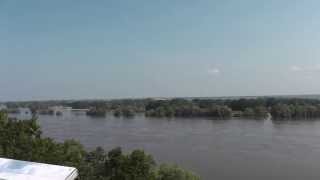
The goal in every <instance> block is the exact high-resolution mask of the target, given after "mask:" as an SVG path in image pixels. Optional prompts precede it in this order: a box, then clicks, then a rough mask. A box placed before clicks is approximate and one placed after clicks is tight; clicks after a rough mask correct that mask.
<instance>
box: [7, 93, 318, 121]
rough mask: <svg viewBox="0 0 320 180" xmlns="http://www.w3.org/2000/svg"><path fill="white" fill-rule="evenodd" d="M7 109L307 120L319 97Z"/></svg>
mask: <svg viewBox="0 0 320 180" xmlns="http://www.w3.org/2000/svg"><path fill="white" fill-rule="evenodd" d="M5 105H6V106H7V107H8V111H9V112H12V111H13V112H15V111H18V108H19V107H28V108H30V109H32V110H35V111H37V112H38V113H39V114H41V113H43V112H47V111H48V109H50V107H51V106H66V107H71V108H74V109H89V110H88V111H87V115H89V116H105V115H106V113H108V112H111V113H112V114H113V115H114V116H116V117H120V116H123V117H133V116H134V115H136V114H137V113H139V114H140V113H142V114H145V115H146V116H149V117H208V118H214V119H215V118H217V119H228V118H231V117H246V118H259V119H260V118H266V117H268V116H270V115H271V116H272V117H273V118H274V119H298V118H300V119H309V118H318V117H320V100H318V99H303V98H280V97H277V98H272V97H261V98H240V99H210V98H207V99H205V98H201V99H200V98H198V99H197V98H175V99H158V100H157V99H123V100H109V101H107V100H106V101H103V100H91V101H46V102H11V103H6V104H5Z"/></svg>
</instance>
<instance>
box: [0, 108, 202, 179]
mask: <svg viewBox="0 0 320 180" xmlns="http://www.w3.org/2000/svg"><path fill="white" fill-rule="evenodd" d="M0 157H5V158H12V159H19V160H25V161H34V162H40V163H49V164H56V165H63V166H72V167H76V168H77V169H78V170H79V173H80V179H81V180H200V178H199V177H198V176H197V175H195V174H193V173H191V172H189V171H186V170H184V169H181V168H179V167H177V166H171V165H160V166H157V165H156V163H155V161H154V159H153V158H152V156H151V155H148V154H146V153H145V152H144V151H143V150H134V151H132V152H131V153H128V154H125V153H123V152H122V150H121V148H115V149H113V150H111V151H109V152H106V151H105V150H104V149H103V148H100V147H98V148H96V149H95V150H94V151H90V152H87V151H86V150H85V149H84V147H83V146H82V145H81V144H79V143H78V142H76V141H74V140H67V141H65V142H63V143H58V142H56V141H54V140H53V139H51V138H45V137H42V132H41V130H40V127H39V125H38V124H37V121H36V119H35V118H32V119H31V120H23V121H20V120H15V119H10V118H8V116H7V114H6V113H5V112H0Z"/></svg>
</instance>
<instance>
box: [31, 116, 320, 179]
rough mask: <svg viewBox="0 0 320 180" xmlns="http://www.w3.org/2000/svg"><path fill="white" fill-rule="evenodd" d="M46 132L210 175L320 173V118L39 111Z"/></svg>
mask: <svg viewBox="0 0 320 180" xmlns="http://www.w3.org/2000/svg"><path fill="white" fill-rule="evenodd" d="M25 116H27V115H25ZM39 123H40V124H41V126H42V129H43V132H44V135H45V136H49V137H52V138H55V139H56V140H58V141H63V140H65V139H70V138H74V139H76V140H79V141H80V142H81V143H82V144H84V145H85V147H86V148H88V149H93V148H94V147H96V146H102V147H104V148H106V149H108V150H109V149H111V148H114V147H117V146H120V147H123V148H124V149H125V150H132V149H137V148H141V149H144V150H146V151H147V152H148V153H151V154H152V155H153V156H154V157H155V159H156V160H157V161H160V162H169V163H176V164H178V165H180V166H182V167H184V168H187V169H190V170H193V171H195V172H197V173H198V174H199V175H201V177H202V178H203V179H204V180H215V179H217V180H233V179H236V180H239V179H245V180H258V179H261V180H270V179H273V180H278V179H279V180H304V179H308V180H310V179H319V178H320V120H312V121H306V120H305V121H271V120H248V119H247V120H246V119H234V120H210V119H195V118H193V119H178V118H176V119H153V118H145V117H144V116H137V117H135V118H132V119H125V118H115V117H113V116H107V117H106V118H92V117H88V116H85V115H84V114H83V113H77V114H76V113H71V112H68V113H64V115H63V116H39Z"/></svg>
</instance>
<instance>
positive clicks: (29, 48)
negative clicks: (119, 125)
mask: <svg viewBox="0 0 320 180" xmlns="http://www.w3.org/2000/svg"><path fill="white" fill-rule="evenodd" d="M319 7H320V1H319V0H314V1H311V0H305V1H302V0H297V1H295V0H265V1H258V0H219V1H218V0H105V1H99V0H97V1H89V0H85V1H84V0H83V1H81V0H67V1H66V0H54V1H49V0H28V1H24V0H23V1H21V0H19V1H18V0H0V84H1V87H0V100H29V99H57V98H58V99H64V98H67V99H73V98H76V99H82V98H120V97H151V96H157V97H158V96H171V97H172V96H229V95H231V96H237V95H268V94H308V93H311V94H315V93H320V80H319V77H320V49H319V48H320V46H319V45H320V21H319V19H320V11H319Z"/></svg>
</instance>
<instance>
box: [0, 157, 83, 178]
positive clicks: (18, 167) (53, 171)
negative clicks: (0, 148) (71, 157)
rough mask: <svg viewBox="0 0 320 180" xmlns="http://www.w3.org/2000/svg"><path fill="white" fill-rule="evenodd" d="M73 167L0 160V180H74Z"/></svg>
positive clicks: (76, 173)
mask: <svg viewBox="0 0 320 180" xmlns="http://www.w3.org/2000/svg"><path fill="white" fill-rule="evenodd" d="M77 177H78V171H77V169H76V168H73V167H65V166H56V165H49V164H42V163H34V162H27V161H17V160H12V159H4V158H0V180H75V179H76V178H77Z"/></svg>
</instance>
